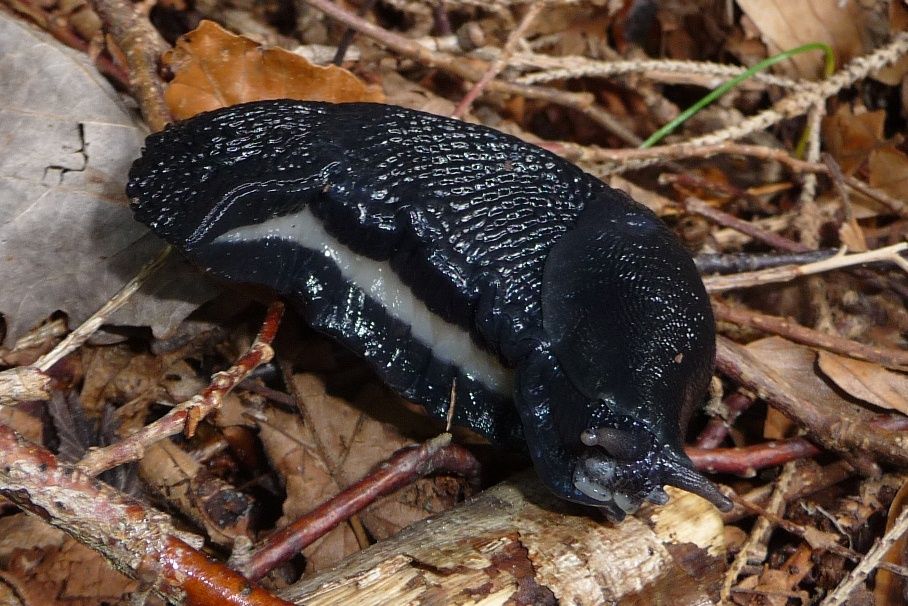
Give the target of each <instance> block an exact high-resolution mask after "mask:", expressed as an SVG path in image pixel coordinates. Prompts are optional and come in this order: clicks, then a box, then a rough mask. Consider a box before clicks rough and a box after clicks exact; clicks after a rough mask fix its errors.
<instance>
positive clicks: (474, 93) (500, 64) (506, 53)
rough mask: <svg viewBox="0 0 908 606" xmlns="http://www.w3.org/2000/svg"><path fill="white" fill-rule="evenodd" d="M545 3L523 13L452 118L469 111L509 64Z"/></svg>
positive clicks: (459, 116)
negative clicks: (490, 83)
mask: <svg viewBox="0 0 908 606" xmlns="http://www.w3.org/2000/svg"><path fill="white" fill-rule="evenodd" d="M544 6H545V3H544V2H542V1H541V0H537V2H535V3H534V4H533V5H532V6H530V8H529V9H527V12H526V13H525V14H524V15H523V19H521V20H520V23H519V24H518V25H517V27H516V28H514V30H513V31H512V32H511V33H510V34H509V35H508V39H507V42H505V45H504V48H502V49H501V52H500V53H499V54H498V56H497V57H496V58H495V60H494V61H492V64H491V65H489V67H488V69H486V71H485V73H484V74H483V75H482V77H481V78H480V79H479V80H477V81H476V83H475V84H474V85H473V87H472V88H470V90H469V91H468V92H467V94H466V95H464V98H463V99H461V100H460V103H458V104H457V107H456V108H455V109H454V112H453V113H452V114H451V117H452V118H462V117H463V116H464V114H466V113H467V111H469V109H470V106H471V105H472V104H473V101H475V100H476V98H477V97H479V95H480V94H482V91H483V89H484V88H485V87H486V86H488V84H489V82H491V81H492V80H494V79H495V77H496V76H498V74H499V73H501V70H503V69H504V68H505V66H506V65H507V64H508V59H510V58H511V55H512V54H513V53H514V49H515V48H516V47H517V44H518V43H519V42H520V40H521V39H522V38H523V36H524V35H525V34H526V31H527V30H528V29H529V28H530V25H532V24H533V21H535V20H536V17H538V16H539V13H540V12H542V9H543V7H544Z"/></svg>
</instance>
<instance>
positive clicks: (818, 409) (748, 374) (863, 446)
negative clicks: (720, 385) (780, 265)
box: [716, 336, 908, 474]
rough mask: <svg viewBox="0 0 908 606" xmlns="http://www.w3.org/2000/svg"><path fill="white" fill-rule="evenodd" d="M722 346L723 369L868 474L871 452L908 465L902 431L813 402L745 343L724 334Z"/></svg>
mask: <svg viewBox="0 0 908 606" xmlns="http://www.w3.org/2000/svg"><path fill="white" fill-rule="evenodd" d="M716 344H717V350H716V366H717V367H718V369H719V370H720V371H721V372H722V373H723V374H725V375H726V376H727V377H729V378H730V379H732V380H734V381H736V382H737V383H738V384H740V385H742V386H744V387H746V388H747V389H749V390H751V391H753V392H754V393H755V394H757V396H759V397H761V398H763V399H764V400H766V401H767V402H768V403H769V404H771V405H772V406H774V407H775V408H776V409H777V410H779V412H781V413H782V414H784V415H785V416H786V417H788V418H790V419H791V420H793V421H794V422H795V423H797V424H798V426H800V427H803V428H804V429H805V430H806V431H807V432H808V437H809V438H810V439H811V440H812V441H814V442H816V443H818V444H820V445H822V446H823V447H825V448H828V449H829V450H832V451H833V452H837V453H839V454H841V455H842V456H843V457H844V458H846V459H847V460H848V461H849V462H850V463H852V464H853V465H855V467H856V468H858V469H859V470H861V471H862V472H863V473H866V474H872V473H875V472H876V471H877V470H876V469H874V468H873V466H872V465H871V464H869V462H868V461H867V460H866V458H865V457H866V455H867V454H870V455H872V456H873V457H874V458H876V459H878V460H882V461H886V462H888V463H892V464H894V465H899V466H903V467H904V466H906V465H908V450H906V449H905V448H903V447H902V446H901V444H902V437H901V436H900V435H899V434H897V433H894V432H893V431H891V430H888V429H885V428H876V427H870V426H869V425H868V424H867V423H866V421H865V420H864V419H863V418H862V417H860V416H859V415H857V414H854V413H849V412H848V409H847V408H845V407H844V406H843V407H840V408H838V409H836V410H834V411H830V410H826V409H824V408H823V407H822V406H821V405H819V404H818V403H817V402H815V401H813V400H810V399H805V398H801V397H799V396H798V395H797V394H796V390H795V389H794V388H792V386H791V385H789V384H788V383H787V382H786V381H785V379H783V378H782V377H781V376H779V375H778V374H777V373H775V372H774V371H773V370H772V369H770V368H768V367H766V366H765V365H764V364H762V363H761V362H760V361H759V360H758V359H757V358H756V357H755V356H754V355H753V354H751V353H750V351H748V350H747V349H746V348H745V347H742V346H740V345H738V344H736V343H734V342H732V341H730V340H728V339H726V338H725V337H722V336H719V337H718V338H717V339H716Z"/></svg>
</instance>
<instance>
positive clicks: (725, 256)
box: [694, 225, 839, 275]
mask: <svg viewBox="0 0 908 606" xmlns="http://www.w3.org/2000/svg"><path fill="white" fill-rule="evenodd" d="M726 227H731V225H726ZM786 241H787V240H786ZM838 252H839V251H838V250H837V249H835V248H821V249H819V250H807V251H804V252H781V253H777V252H768V253H749V252H746V253H706V254H700V255H697V256H696V257H694V265H696V266H697V271H699V272H700V273H701V274H720V275H725V274H739V273H742V272H745V271H760V270H763V269H770V268H773V267H782V266H783V265H806V264H807V263H813V262H815V261H822V260H823V259H828V258H829V257H832V256H834V255H836V254H837V253H838Z"/></svg>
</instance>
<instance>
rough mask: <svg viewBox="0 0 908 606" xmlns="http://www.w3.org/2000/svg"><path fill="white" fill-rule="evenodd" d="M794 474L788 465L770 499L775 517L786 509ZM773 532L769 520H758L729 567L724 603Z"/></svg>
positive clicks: (723, 595)
mask: <svg viewBox="0 0 908 606" xmlns="http://www.w3.org/2000/svg"><path fill="white" fill-rule="evenodd" d="M794 472H795V466H794V464H792V463H786V464H785V467H784V468H783V470H782V473H781V474H780V475H779V477H778V479H777V480H776V482H775V486H774V488H773V491H772V497H770V499H769V504H768V505H767V506H766V509H767V510H769V511H770V512H772V513H773V514H775V515H778V513H779V512H780V511H782V510H783V509H784V508H785V492H786V491H787V490H788V485H789V483H790V482H791V479H792V477H793V476H794ZM771 532H772V526H771V525H770V523H769V520H767V519H766V518H765V517H763V516H760V517H759V518H757V521H756V523H755V524H754V526H753V528H752V529H751V531H750V536H749V537H748V539H747V541H746V542H745V543H744V545H743V546H742V547H741V551H740V552H738V555H737V556H736V557H735V560H734V562H732V564H731V566H729V568H728V572H727V573H726V575H725V582H724V583H723V584H722V592H721V596H722V601H723V603H727V602H728V601H729V598H730V596H731V588H732V586H733V585H734V584H735V582H736V581H737V580H738V576H739V575H740V574H741V571H742V570H744V567H745V566H747V565H748V564H749V563H750V561H751V557H752V556H754V555H755V554H756V553H758V552H759V551H763V550H758V546H760V545H765V543H766V542H767V541H768V540H769V537H770V534H771ZM761 559H762V558H761Z"/></svg>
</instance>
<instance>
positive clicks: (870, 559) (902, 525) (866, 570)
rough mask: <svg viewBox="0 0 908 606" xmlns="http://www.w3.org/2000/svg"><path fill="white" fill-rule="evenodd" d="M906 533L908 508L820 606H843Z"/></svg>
mask: <svg viewBox="0 0 908 606" xmlns="http://www.w3.org/2000/svg"><path fill="white" fill-rule="evenodd" d="M906 531H908V507H906V508H905V509H903V510H902V512H901V513H900V514H899V516H898V517H897V518H896V520H895V523H894V524H893V525H892V528H890V529H889V531H888V532H887V533H886V534H885V535H883V538H882V539H880V540H879V541H877V543H876V545H874V546H873V548H872V549H871V550H870V551H868V552H867V555H865V556H864V559H863V560H861V562H860V563H859V564H858V565H857V566H855V568H854V570H852V571H851V572H849V573H848V576H846V577H845V578H844V579H843V580H842V582H841V583H839V586H838V587H836V588H835V589H834V590H833V591H832V593H830V594H829V595H828V596H826V599H825V600H823V601H822V602H821V603H820V606H843V605H844V604H845V603H846V602H847V601H848V597H849V596H850V595H851V594H852V592H854V590H855V589H857V587H858V585H860V584H861V583H863V582H864V581H866V580H867V577H868V576H869V575H870V573H871V572H873V569H874V568H876V567H877V565H878V564H879V562H880V560H882V559H883V557H885V555H886V553H887V552H888V551H889V549H891V548H892V546H893V545H894V544H895V543H896V542H897V541H898V540H899V539H901V538H902V535H904V534H905V532H906Z"/></svg>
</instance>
